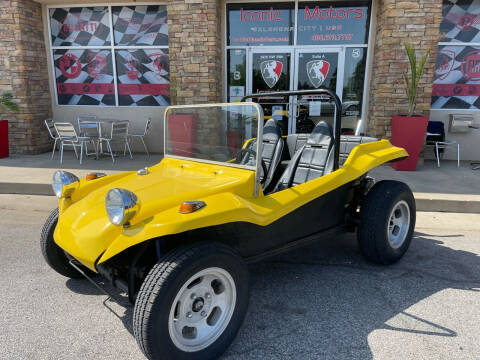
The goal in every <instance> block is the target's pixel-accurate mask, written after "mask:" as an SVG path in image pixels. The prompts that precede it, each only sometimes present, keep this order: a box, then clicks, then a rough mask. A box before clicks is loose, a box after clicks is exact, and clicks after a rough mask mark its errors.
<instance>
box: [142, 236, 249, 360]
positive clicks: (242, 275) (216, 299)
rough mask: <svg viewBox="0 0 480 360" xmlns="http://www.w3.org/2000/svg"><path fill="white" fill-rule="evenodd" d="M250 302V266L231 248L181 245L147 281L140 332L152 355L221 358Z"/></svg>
mask: <svg viewBox="0 0 480 360" xmlns="http://www.w3.org/2000/svg"><path fill="white" fill-rule="evenodd" d="M247 306H248V270H247V267H246V265H245V263H244V261H243V260H242V258H240V257H239V256H238V255H237V254H236V253H234V251H233V250H232V249H231V248H229V247H227V246H224V245H221V244H199V245H193V246H189V247H185V248H180V249H177V250H174V251H172V253H171V254H169V255H166V257H165V259H164V260H163V261H162V262H160V263H158V264H156V265H155V266H154V267H153V268H152V269H151V270H150V272H149V274H148V275H147V277H146V279H145V281H144V283H143V284H142V287H141V289H140V291H139V294H138V297H137V301H136V303H135V310H134V315H133V328H134V333H135V337H136V339H137V342H138V344H139V345H140V348H141V349H142V351H143V352H144V354H145V355H146V356H147V358H149V359H215V358H217V357H218V356H220V355H221V354H222V353H223V352H224V351H225V350H226V349H227V348H228V346H229V345H230V343H231V342H232V341H233V339H234V338H235V336H236V334H237V332H238V329H239V328H240V325H241V324H242V322H243V319H244V317H245V314H246V311H247Z"/></svg>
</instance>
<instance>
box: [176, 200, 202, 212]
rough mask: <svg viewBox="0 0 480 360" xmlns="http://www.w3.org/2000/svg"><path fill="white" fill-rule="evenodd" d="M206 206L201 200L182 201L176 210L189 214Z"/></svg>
mask: <svg viewBox="0 0 480 360" xmlns="http://www.w3.org/2000/svg"><path fill="white" fill-rule="evenodd" d="M204 206H206V204H205V203H204V202H203V201H184V202H182V203H181V204H180V209H178V212H179V213H180V214H190V213H192V212H195V211H197V210H200V209H201V208H203V207H204Z"/></svg>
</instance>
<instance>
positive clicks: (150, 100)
mask: <svg viewBox="0 0 480 360" xmlns="http://www.w3.org/2000/svg"><path fill="white" fill-rule="evenodd" d="M110 9H111V11H112V14H110ZM49 14H50V19H49V21H50V29H51V48H52V55H53V65H54V73H55V81H56V90H57V103H58V105H99V106H115V105H120V106H140V105H141V106H166V105H169V104H170V85H169V84H170V74H169V61H168V25H167V10H166V6H165V5H132V6H113V7H109V6H95V7H71V8H51V9H49ZM110 16H111V17H112V23H113V29H111V28H110ZM112 36H113V37H114V43H113V44H112V41H111V38H112ZM67 47H68V48H67ZM97 47H98V48H97ZM142 47H144V48H142ZM112 64H115V66H113V65H112ZM115 77H116V78H117V87H115V81H114V79H115Z"/></svg>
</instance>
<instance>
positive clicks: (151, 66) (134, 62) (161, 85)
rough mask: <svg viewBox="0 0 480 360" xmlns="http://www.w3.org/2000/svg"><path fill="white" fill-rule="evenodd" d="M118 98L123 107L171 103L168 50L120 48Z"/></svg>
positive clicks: (118, 52)
mask: <svg viewBox="0 0 480 360" xmlns="http://www.w3.org/2000/svg"><path fill="white" fill-rule="evenodd" d="M116 62H117V76H118V81H117V84H118V101H119V105H123V106H167V105H169V104H170V73H169V65H168V52H167V50H166V49H162V50H160V49H135V50H117V51H116Z"/></svg>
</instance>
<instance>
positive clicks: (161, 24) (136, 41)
mask: <svg viewBox="0 0 480 360" xmlns="http://www.w3.org/2000/svg"><path fill="white" fill-rule="evenodd" d="M112 12H113V24H114V25H113V28H114V32H115V44H116V45H128V46H135V45H165V46H166V45H168V28H167V7H166V6H165V5H149V6H147V5H139V6H114V7H113V9H112Z"/></svg>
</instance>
